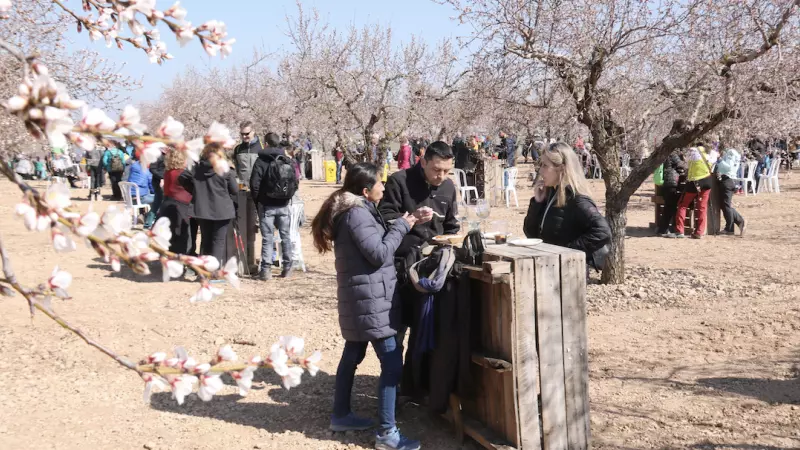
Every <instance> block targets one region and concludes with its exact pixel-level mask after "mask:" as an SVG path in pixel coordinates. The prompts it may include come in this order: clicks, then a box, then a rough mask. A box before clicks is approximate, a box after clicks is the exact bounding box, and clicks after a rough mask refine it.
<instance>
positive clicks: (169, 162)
mask: <svg viewBox="0 0 800 450" xmlns="http://www.w3.org/2000/svg"><path fill="white" fill-rule="evenodd" d="M164 165H165V168H166V169H167V170H175V169H185V168H186V152H184V151H183V150H178V149H174V148H171V149H169V151H167V154H166V155H165V156H164Z"/></svg>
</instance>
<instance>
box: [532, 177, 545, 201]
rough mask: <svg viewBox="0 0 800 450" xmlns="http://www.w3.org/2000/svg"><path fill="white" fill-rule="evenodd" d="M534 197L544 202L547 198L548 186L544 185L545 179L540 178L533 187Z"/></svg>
mask: <svg viewBox="0 0 800 450" xmlns="http://www.w3.org/2000/svg"><path fill="white" fill-rule="evenodd" d="M533 198H534V199H536V201H537V202H539V203H542V202H544V201H545V199H546V198H547V188H546V187H545V185H544V181H542V180H539V181H538V182H537V183H536V186H534V187H533Z"/></svg>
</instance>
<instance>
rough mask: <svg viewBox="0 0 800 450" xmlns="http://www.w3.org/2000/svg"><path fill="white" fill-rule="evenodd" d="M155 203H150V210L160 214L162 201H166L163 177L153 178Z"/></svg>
mask: <svg viewBox="0 0 800 450" xmlns="http://www.w3.org/2000/svg"><path fill="white" fill-rule="evenodd" d="M153 193H154V194H155V195H154V197H153V203H152V204H151V205H150V212H152V213H153V214H158V209H159V208H161V203H163V202H164V189H163V188H162V187H161V178H153Z"/></svg>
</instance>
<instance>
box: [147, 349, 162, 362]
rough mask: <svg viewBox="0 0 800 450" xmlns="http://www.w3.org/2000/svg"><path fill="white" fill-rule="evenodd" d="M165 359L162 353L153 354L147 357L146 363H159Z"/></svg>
mask: <svg viewBox="0 0 800 450" xmlns="http://www.w3.org/2000/svg"><path fill="white" fill-rule="evenodd" d="M166 359H167V354H166V353H164V352H155V353H153V354H151V355H150V356H148V357H147V362H148V363H150V364H156V363H161V362H163V361H164V360H166Z"/></svg>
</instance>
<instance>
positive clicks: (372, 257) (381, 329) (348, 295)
mask: <svg viewBox="0 0 800 450" xmlns="http://www.w3.org/2000/svg"><path fill="white" fill-rule="evenodd" d="M331 216H332V217H333V224H332V229H333V238H334V239H333V243H334V254H335V256H336V263H335V266H336V283H337V291H336V293H337V298H338V309H339V327H340V328H341V331H342V337H343V338H345V339H346V340H348V341H355V342H365V341H372V340H375V339H383V338H386V337H390V336H394V335H395V334H397V329H398V327H399V326H400V303H399V298H395V286H396V284H397V272H396V271H395V267H394V252H395V250H397V247H398V246H399V245H400V242H402V240H403V236H405V234H406V233H408V231H409V230H410V228H409V226H408V222H406V221H405V220H399V219H398V220H396V221H395V222H394V224H392V225H391V226H390V227H388V229H387V226H386V223H385V222H384V221H383V219H382V218H381V216H380V214H379V213H378V209H377V208H376V207H375V205H374V204H373V203H372V202H369V201H367V200H366V199H364V197H360V196H357V195H354V194H351V193H348V192H345V193H343V194H341V195H340V197H339V199H338V200H337V202H336V203H335V204H334V213H333V214H332V215H331Z"/></svg>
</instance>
